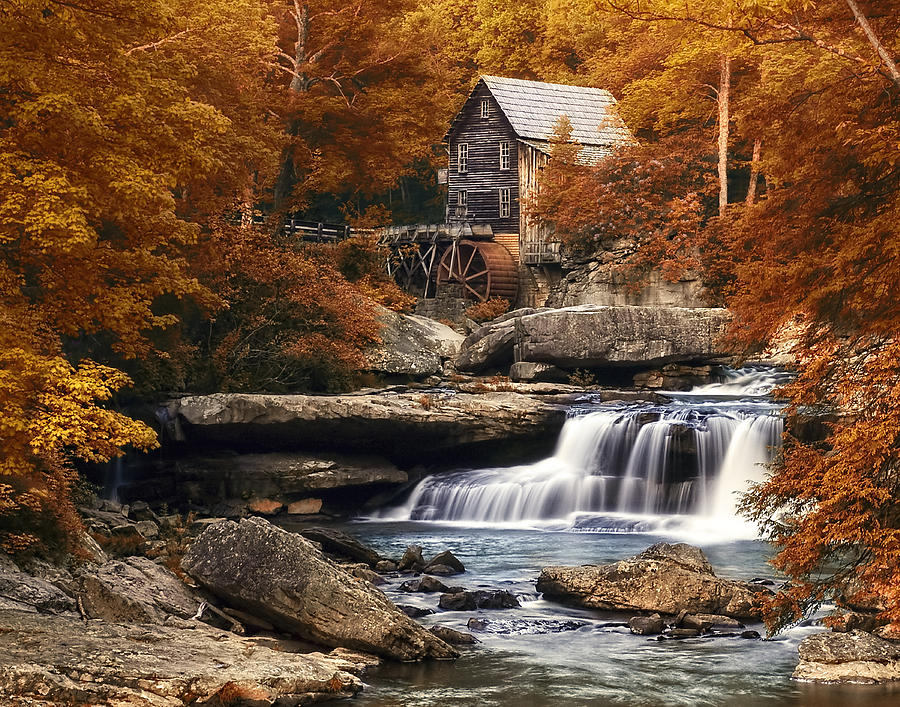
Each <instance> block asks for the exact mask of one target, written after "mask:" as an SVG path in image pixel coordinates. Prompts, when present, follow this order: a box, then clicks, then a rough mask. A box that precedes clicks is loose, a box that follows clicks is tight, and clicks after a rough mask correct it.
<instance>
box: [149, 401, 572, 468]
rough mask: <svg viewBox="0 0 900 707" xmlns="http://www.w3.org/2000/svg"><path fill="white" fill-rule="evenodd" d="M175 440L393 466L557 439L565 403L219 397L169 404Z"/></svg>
mask: <svg viewBox="0 0 900 707" xmlns="http://www.w3.org/2000/svg"><path fill="white" fill-rule="evenodd" d="M161 415H162V416H164V417H167V418H168V420H169V421H170V423H171V424H170V430H171V431H172V432H174V434H175V436H176V439H181V440H187V441H189V442H192V443H197V444H203V443H206V444H212V445H217V446H219V447H223V446H224V447H225V448H231V449H239V448H244V447H250V448H255V449H259V448H266V449H269V450H271V451H274V450H278V449H282V450H284V449H301V448H307V449H313V448H318V449H339V450H341V451H342V452H343V453H346V452H347V451H348V450H355V451H365V452H367V453H371V452H373V451H375V452H378V453H382V454H385V455H386V456H388V457H389V458H390V459H392V460H395V461H396V460H405V461H408V460H413V459H414V460H417V461H421V460H422V459H423V455H425V456H424V458H426V459H427V458H428V456H430V455H435V454H442V453H444V454H446V453H453V454H457V455H459V454H465V453H469V454H475V453H477V452H483V451H484V450H485V449H486V448H493V449H500V448H507V447H508V445H509V443H515V442H525V443H533V442H534V440H535V439H544V438H555V437H556V434H557V433H558V432H559V430H560V429H561V428H562V425H563V423H564V422H565V418H566V408H565V406H564V405H562V404H558V403H557V402H554V401H548V400H546V399H544V398H542V396H539V395H524V394H519V393H511V392H492V393H476V394H469V393H425V394H423V393H421V392H382V393H357V394H349V395H258V394H253V393H215V394H212V395H201V396H192V397H185V398H181V399H179V400H173V401H171V402H169V403H168V404H167V405H166V407H165V408H163V409H162V410H161Z"/></svg>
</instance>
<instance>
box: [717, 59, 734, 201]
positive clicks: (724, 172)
mask: <svg viewBox="0 0 900 707" xmlns="http://www.w3.org/2000/svg"><path fill="white" fill-rule="evenodd" d="M730 92H731V58H730V57H728V56H727V55H726V54H723V55H722V58H721V64H720V66H719V96H718V98H719V217H720V218H721V217H723V216H725V209H726V208H728V121H729V116H728V94H729V93H730Z"/></svg>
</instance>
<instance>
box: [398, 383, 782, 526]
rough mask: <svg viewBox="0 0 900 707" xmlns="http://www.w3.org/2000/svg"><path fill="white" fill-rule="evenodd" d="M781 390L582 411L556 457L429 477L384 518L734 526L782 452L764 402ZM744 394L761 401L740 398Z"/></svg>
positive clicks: (733, 391) (777, 425)
mask: <svg viewBox="0 0 900 707" xmlns="http://www.w3.org/2000/svg"><path fill="white" fill-rule="evenodd" d="M761 377H764V378H765V380H763V381H760V378H761ZM772 380H773V376H772V375H771V374H770V373H768V372H767V373H766V374H765V376H754V375H751V374H747V373H744V374H743V375H738V376H734V378H733V379H732V380H731V381H730V382H727V383H726V384H719V385H718V386H717V387H714V388H713V390H712V391H711V393H710V396H708V398H707V399H706V400H704V398H703V396H702V395H701V394H700V392H699V391H700V390H702V389H698V390H695V391H692V392H691V393H690V394H688V395H686V396H683V397H681V398H676V399H673V402H672V404H671V405H634V404H631V405H626V404H622V405H620V406H618V407H613V408H612V409H610V407H609V406H606V407H604V409H603V410H600V411H596V412H591V411H590V410H588V409H579V410H574V411H573V412H572V416H571V417H570V418H569V419H568V420H567V421H566V423H565V426H564V427H563V429H562V431H561V432H560V436H559V440H558V442H557V447H556V450H555V452H554V454H553V456H552V457H550V458H548V459H544V460H542V461H540V462H537V463H535V464H527V465H520V466H513V467H504V468H489V469H474V470H465V471H454V472H449V473H444V474H437V475H434V476H431V477H428V478H426V479H424V480H423V481H421V482H420V483H419V484H418V485H417V486H416V487H415V489H414V490H413V492H412V494H411V495H410V497H409V499H408V500H407V502H406V503H405V504H404V505H403V506H402V507H399V508H395V509H392V510H389V511H387V512H386V513H385V514H383V515H382V517H388V518H398V519H410V520H449V521H468V522H479V523H514V522H523V521H531V522H534V521H561V522H571V521H572V520H573V518H578V519H579V523H581V524H583V522H584V521H583V516H584V514H597V515H599V514H605V515H606V516H609V515H610V514H612V515H616V516H630V517H637V516H640V517H648V516H683V515H690V516H695V517H706V518H709V519H713V520H717V519H718V520H722V521H723V522H724V521H730V520H732V519H734V517H735V505H736V502H737V498H738V494H739V492H741V491H744V490H746V488H747V484H748V483H749V482H752V481H759V480H761V479H762V478H763V475H764V473H765V464H766V463H767V462H768V461H770V460H771V458H772V454H773V451H774V450H775V448H777V446H778V445H779V444H780V438H781V430H782V422H781V418H780V415H779V408H778V406H776V405H774V404H773V403H771V401H768V400H766V399H759V397H758V392H759V391H762V392H768V390H770V389H771V384H770V383H771V381H772ZM723 385H724V386H728V388H727V389H728V390H729V393H727V394H726V393H723V392H722V390H723ZM743 390H751V391H752V392H751V393H749V395H750V396H751V397H752V398H753V399H749V398H748V396H747V395H746V394H745V395H744V396H743V397H741V396H740V393H741V391H743ZM723 397H730V398H731V399H729V400H725V401H723V400H722V398H723Z"/></svg>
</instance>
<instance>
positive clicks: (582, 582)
mask: <svg viewBox="0 0 900 707" xmlns="http://www.w3.org/2000/svg"><path fill="white" fill-rule="evenodd" d="M537 589H538V591H539V592H542V593H543V594H544V596H545V597H546V598H547V599H551V600H556V601H561V602H564V603H567V604H572V605H575V606H584V607H589V608H595V609H604V610H608V611H655V612H659V613H661V614H673V615H674V614H678V613H679V612H680V611H686V612H690V613H692V614H722V615H725V616H729V617H732V618H738V619H740V618H749V617H755V616H756V615H757V609H755V608H754V602H755V599H756V598H757V595H758V594H759V593H760V592H767V591H768V590H766V589H765V588H763V587H760V586H758V585H751V584H749V583H747V582H739V581H735V580H729V579H721V578H719V577H716V575H715V573H714V572H713V569H712V566H711V565H710V564H709V561H708V560H707V559H706V556H705V555H704V554H703V552H702V551H701V550H700V549H699V548H696V547H692V546H690V545H686V544H684V543H679V544H675V545H671V544H668V543H658V544H657V545H653V546H652V547H650V548H648V549H646V550H644V551H643V552H641V553H639V554H638V555H635V556H634V557H630V558H628V559H626V560H621V561H620V562H616V563H613V564H609V565H583V566H581V567H545V568H544V569H543V570H541V574H540V577H539V579H538V582H537Z"/></svg>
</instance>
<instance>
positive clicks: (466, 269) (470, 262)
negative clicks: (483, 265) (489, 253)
mask: <svg viewBox="0 0 900 707" xmlns="http://www.w3.org/2000/svg"><path fill="white" fill-rule="evenodd" d="M477 254H478V251H477V250H476V249H475V248H472V254H471V255H470V256H469V260H468V261H467V262H466V267H464V268H462V270H461V272H462V273H463V275H465V273H467V272H469V267H470V266H471V265H472V261H473V260H475V256H476V255H477Z"/></svg>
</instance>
